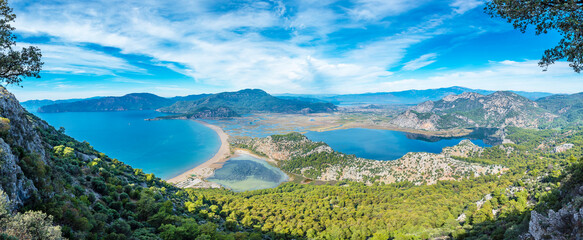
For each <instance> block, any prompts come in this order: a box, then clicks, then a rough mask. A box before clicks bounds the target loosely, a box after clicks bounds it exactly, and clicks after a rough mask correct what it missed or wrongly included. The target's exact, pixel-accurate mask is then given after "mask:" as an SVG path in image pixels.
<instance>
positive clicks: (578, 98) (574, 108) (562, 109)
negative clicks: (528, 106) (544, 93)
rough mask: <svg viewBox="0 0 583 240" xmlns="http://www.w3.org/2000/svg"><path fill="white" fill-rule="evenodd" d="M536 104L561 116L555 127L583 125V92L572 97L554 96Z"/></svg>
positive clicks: (542, 99)
mask: <svg viewBox="0 0 583 240" xmlns="http://www.w3.org/2000/svg"><path fill="white" fill-rule="evenodd" d="M536 103H537V104H538V105H539V106H540V107H541V108H544V109H546V110H548V111H549V112H551V113H553V114H556V115H559V116H560V119H558V122H557V123H555V125H565V124H568V123H581V122H582V121H583V92H581V93H576V94H571V95H565V94H560V95H552V96H548V97H544V98H540V99H538V100H536Z"/></svg>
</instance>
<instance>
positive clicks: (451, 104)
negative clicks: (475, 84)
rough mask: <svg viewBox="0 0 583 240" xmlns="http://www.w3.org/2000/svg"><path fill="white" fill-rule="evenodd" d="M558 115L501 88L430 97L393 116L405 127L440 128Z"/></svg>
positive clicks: (530, 124) (538, 120)
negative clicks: (483, 93) (489, 92)
mask: <svg viewBox="0 0 583 240" xmlns="http://www.w3.org/2000/svg"><path fill="white" fill-rule="evenodd" d="M555 118H557V116H556V115H554V114H552V113H549V112H548V111H547V110H545V109H543V108H540V107H539V106H538V104H537V103H536V102H534V101H532V100H530V99H528V98H526V97H523V96H520V95H518V94H516V93H512V92H507V91H499V92H495V93H492V94H489V95H482V94H479V93H470V92H466V93H462V94H459V95H450V96H447V97H445V98H443V99H442V100H439V101H436V102H433V101H426V102H423V103H421V104H419V105H417V106H414V107H412V108H410V109H409V110H407V111H405V112H404V113H402V114H401V115H399V116H397V117H396V118H395V119H393V120H392V123H393V124H395V125H397V126H400V127H405V128H413V129H424V130H440V129H451V128H470V127H494V128H499V127H505V126H517V127H527V128H536V127H538V126H539V125H541V124H545V123H549V122H552V121H553V120H554V119H555Z"/></svg>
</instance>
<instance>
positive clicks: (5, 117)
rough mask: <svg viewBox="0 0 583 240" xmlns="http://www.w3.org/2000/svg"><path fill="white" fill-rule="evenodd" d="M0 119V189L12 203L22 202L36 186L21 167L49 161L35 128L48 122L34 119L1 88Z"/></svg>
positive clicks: (41, 126)
mask: <svg viewBox="0 0 583 240" xmlns="http://www.w3.org/2000/svg"><path fill="white" fill-rule="evenodd" d="M0 122H1V124H0V125H1V130H0V131H1V132H0V137H1V138H0V176H1V178H0V190H3V191H4V192H5V193H7V195H8V197H9V199H10V200H11V202H12V204H14V205H22V204H23V203H24V202H25V201H27V200H28V199H30V198H31V196H32V195H33V194H34V193H35V192H37V188H36V187H35V185H34V184H33V181H32V179H31V178H29V177H28V176H27V174H25V172H24V171H23V168H22V167H21V166H22V165H26V164H28V165H30V164H32V163H37V164H47V163H49V162H50V155H49V154H48V153H47V152H45V147H46V144H44V142H43V141H42V139H41V137H40V136H39V134H38V132H37V131H36V129H37V128H47V127H48V125H47V124H46V123H44V122H38V121H34V120H33V117H32V116H31V115H29V114H28V113H27V112H26V111H25V110H24V109H23V108H22V107H21V106H20V104H19V103H18V101H17V100H16V98H15V97H14V95H12V94H11V93H10V92H8V91H7V90H6V89H5V88H3V87H0ZM24 170H26V169H24Z"/></svg>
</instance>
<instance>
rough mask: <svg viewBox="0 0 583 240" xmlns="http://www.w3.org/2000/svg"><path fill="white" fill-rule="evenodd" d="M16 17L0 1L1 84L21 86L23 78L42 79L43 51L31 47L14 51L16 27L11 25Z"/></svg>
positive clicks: (6, 4)
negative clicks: (40, 73)
mask: <svg viewBox="0 0 583 240" xmlns="http://www.w3.org/2000/svg"><path fill="white" fill-rule="evenodd" d="M15 18H16V15H15V14H14V13H13V12H12V8H10V7H9V6H8V3H7V2H6V0H0V82H3V83H6V84H16V85H20V82H22V77H35V78H40V75H39V72H40V70H41V69H42V65H43V62H42V61H41V57H42V54H41V51H40V49H39V48H37V47H34V46H29V47H26V48H22V49H21V50H14V49H13V48H14V47H15V46H16V36H15V35H14V33H13V31H14V30H15V28H14V27H12V26H11V25H10V23H11V22H13V21H14V19H15Z"/></svg>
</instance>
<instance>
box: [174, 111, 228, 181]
mask: <svg viewBox="0 0 583 240" xmlns="http://www.w3.org/2000/svg"><path fill="white" fill-rule="evenodd" d="M195 121H196V122H198V123H200V124H202V125H204V126H206V127H208V128H210V129H212V130H213V131H215V132H216V133H217V134H218V135H219V139H220V141H221V147H220V148H219V151H217V153H215V155H214V156H213V157H212V158H210V159H209V160H207V161H206V162H204V163H202V164H201V165H198V166H196V167H194V168H192V169H190V170H188V171H186V172H183V173H181V174H180V175H178V176H175V177H173V178H171V179H168V180H166V182H168V183H174V184H178V183H181V182H185V181H187V180H189V179H190V178H191V177H192V176H193V175H194V176H195V177H196V178H207V177H210V176H211V175H212V174H213V173H214V170H215V169H217V168H220V167H221V166H222V165H223V163H225V162H226V161H227V160H228V159H229V158H230V157H231V149H230V146H229V141H228V138H229V135H227V134H226V133H225V132H224V131H223V129H221V128H220V127H218V126H215V125H212V124H208V123H206V122H203V121H197V120H195Z"/></svg>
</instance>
